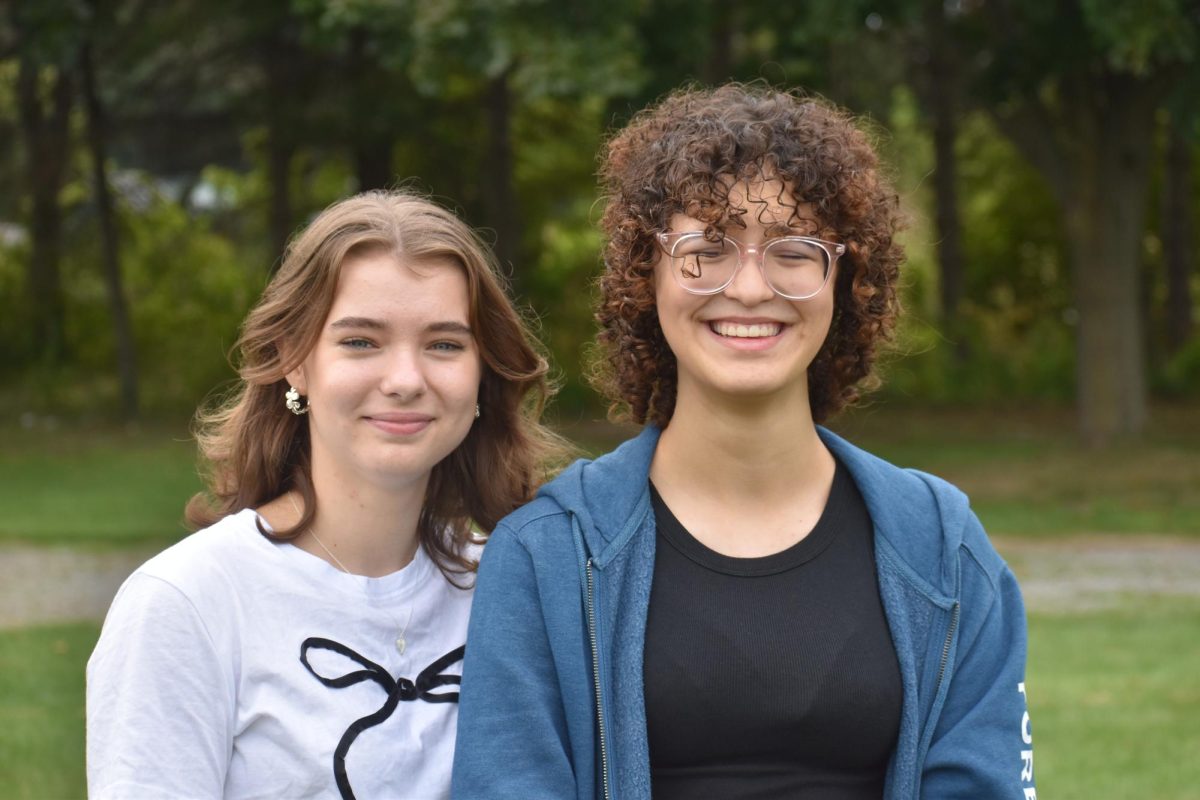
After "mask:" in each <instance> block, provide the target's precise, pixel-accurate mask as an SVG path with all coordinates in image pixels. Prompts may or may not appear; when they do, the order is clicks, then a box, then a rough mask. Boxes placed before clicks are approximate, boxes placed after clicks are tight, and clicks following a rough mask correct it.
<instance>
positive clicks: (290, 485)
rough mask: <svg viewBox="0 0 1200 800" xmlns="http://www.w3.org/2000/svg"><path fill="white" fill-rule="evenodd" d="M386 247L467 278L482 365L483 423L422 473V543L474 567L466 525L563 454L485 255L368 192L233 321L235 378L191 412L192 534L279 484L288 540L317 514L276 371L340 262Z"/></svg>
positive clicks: (300, 421)
mask: <svg viewBox="0 0 1200 800" xmlns="http://www.w3.org/2000/svg"><path fill="white" fill-rule="evenodd" d="M369 250H370V251H373V250H385V251H387V252H391V253H394V254H395V255H396V257H397V258H398V259H399V260H401V261H402V262H419V261H433V260H449V261H451V262H453V263H456V264H458V265H460V266H461V267H462V269H463V271H464V272H465V274H466V278H467V287H468V296H469V304H470V308H469V312H468V313H469V320H470V325H471V330H472V331H474V332H475V334H474V335H475V338H476V342H477V344H478V347H479V351H480V355H481V358H482V361H483V371H482V373H483V374H482V380H481V384H480V389H479V403H480V406H481V408H482V415H481V417H480V419H479V420H477V421H476V422H475V424H474V425H472V426H471V430H470V432H469V433H468V434H467V437H466V439H465V440H464V441H463V442H462V443H461V444H460V445H459V446H458V447H457V448H456V449H455V450H454V451H453V452H452V453H451V454H450V455H449V456H447V457H446V458H445V459H444V460H442V461H441V462H440V463H439V464H437V465H436V466H435V467H434V468H433V472H432V474H431V476H430V479H429V485H428V488H427V489H426V494H425V503H424V507H423V508H422V510H421V515H420V519H419V522H418V525H417V534H418V537H419V540H420V543H421V546H422V547H424V548H425V550H426V552H427V553H428V554H429V555H430V557H431V558H432V559H433V560H434V562H435V563H436V564H437V565H438V567H439V568H440V569H441V570H442V572H443V573H445V574H446V576H447V578H449V579H451V581H453V580H454V577H453V576H454V575H461V574H463V573H466V572H470V571H472V570H473V569H474V568H475V567H476V563H475V562H474V561H473V560H471V559H469V558H468V557H466V556H465V555H464V547H465V545H466V543H467V542H468V541H469V540H470V539H471V536H472V534H471V530H472V523H473V524H474V525H475V526H477V527H478V528H479V529H480V530H481V531H483V532H484V533H486V532H490V531H491V529H492V528H493V527H494V526H495V524H496V523H497V522H498V521H499V520H500V518H501V517H503V516H504V515H505V514H508V513H509V512H510V511H512V510H513V509H515V508H516V507H517V506H519V505H521V504H522V503H525V502H528V501H529V500H530V499H531V498H532V495H533V492H534V491H535V489H536V488H537V485H538V484H539V483H540V482H541V480H543V479H544V478H545V477H547V475H548V472H549V470H551V469H552V468H554V467H555V466H558V465H559V464H560V463H561V461H562V460H563V458H564V457H565V455H566V454H567V452H568V448H567V447H566V446H565V444H564V443H563V441H562V440H561V439H559V438H558V437H557V436H555V435H554V434H553V433H551V432H550V431H549V430H548V429H547V428H545V427H544V426H542V425H541V424H540V422H539V419H540V417H541V413H542V410H543V409H544V407H545V404H546V401H547V400H548V399H549V397H550V395H551V394H552V388H551V387H550V385H549V383H548V381H547V377H546V376H547V363H546V359H545V358H544V357H543V356H542V354H541V352H540V350H539V347H538V346H537V344H536V341H535V339H534V338H533V336H532V335H531V334H530V331H529V327H528V325H527V324H526V322H525V321H524V320H523V319H522V317H521V315H520V314H519V313H518V312H517V310H516V309H515V308H514V307H513V304H512V302H511V301H510V300H509V298H508V296H507V295H506V294H505V290H504V282H503V279H502V278H501V277H500V276H499V273H498V272H497V269H496V265H495V262H494V260H493V258H492V256H491V253H490V251H489V250H488V248H487V247H486V245H484V244H483V243H482V242H481V241H480V240H479V238H478V237H477V236H476V235H475V234H474V232H473V231H472V230H471V229H470V228H469V227H468V226H467V225H466V224H465V223H463V222H462V221H461V220H460V219H459V218H458V217H456V216H455V215H454V214H452V213H451V212H449V211H447V210H446V209H444V208H442V207H440V206H438V205H437V204H435V203H433V202H432V201H430V200H428V199H426V198H424V197H421V196H418V195H416V194H413V193H411V192H407V191H390V192H368V193H365V194H361V195H357V196H355V197H351V198H349V199H346V200H343V201H341V202H338V203H335V204H334V205H332V206H330V207H329V208H327V209H326V210H325V211H324V212H322V213H321V214H320V215H319V216H318V217H317V218H316V219H314V220H313V221H312V223H311V224H310V225H309V226H308V227H307V228H306V229H305V230H303V231H302V232H301V233H299V234H298V235H297V236H296V237H295V238H294V239H293V240H292V241H291V243H290V244H289V245H288V248H287V252H286V253H285V255H284V259H283V264H282V266H281V267H280V268H279V271H278V272H277V273H276V274H275V276H274V277H273V278H272V279H271V281H270V283H269V284H268V285H267V288H266V289H265V290H264V291H263V294H262V297H261V298H260V299H259V302H258V304H257V305H256V306H255V307H254V308H253V309H252V310H251V311H250V313H249V315H248V316H247V317H246V320H245V322H244V323H243V324H242V329H241V335H240V336H239V338H238V341H237V344H236V345H235V348H234V352H235V354H236V355H235V358H236V363H237V367H238V374H239V376H240V378H241V380H240V381H238V384H237V386H236V387H235V388H234V389H233V391H232V392H231V393H229V395H228V396H227V397H226V398H224V399H223V400H222V401H219V402H218V403H217V404H216V405H215V406H213V407H210V408H204V407H202V408H201V410H200V411H198V412H197V415H196V428H195V433H196V438H197V441H198V442H199V446H200V454H201V457H202V459H203V461H204V462H205V466H206V469H205V472H206V479H207V480H206V482H207V490H206V491H203V492H200V493H199V494H197V495H196V496H195V497H193V498H192V499H191V501H190V502H189V503H188V505H187V510H186V516H187V520H188V522H189V524H191V525H192V526H194V527H197V528H199V527H204V526H207V525H211V524H212V523H214V522H216V521H217V520H218V519H220V518H222V517H224V516H226V515H228V514H232V513H235V512H237V511H240V510H242V509H245V508H257V507H259V506H261V505H263V504H264V503H267V502H268V501H270V500H273V499H274V498H276V497H278V496H280V495H282V494H283V493H285V492H287V491H289V490H293V489H294V490H296V491H298V492H299V493H300V494H301V496H302V497H303V498H304V512H303V515H302V517H301V519H300V520H299V522H297V523H296V525H295V526H293V527H292V528H288V529H283V530H276V531H268V530H266V529H264V528H263V527H262V525H261V523H260V525H259V529H260V530H261V531H262V532H263V534H264V535H266V536H269V537H271V538H274V539H291V538H294V537H295V536H298V535H299V534H300V533H301V532H302V531H303V530H305V529H306V528H307V527H308V526H309V525H311V524H312V521H313V519H314V517H315V515H316V510H317V501H318V498H317V497H316V493H315V490H314V488H313V484H312V470H311V463H310V442H309V429H308V420H307V418H306V417H299V416H296V415H294V414H292V413H291V412H290V411H288V410H287V409H286V408H285V407H284V397H283V396H284V392H286V391H287V389H288V383H287V381H286V380H285V378H284V376H285V375H286V374H287V373H288V372H290V371H291V370H292V369H294V368H295V367H296V366H297V365H299V364H300V363H301V362H302V361H303V360H304V358H305V357H306V356H307V355H308V353H309V352H310V351H311V350H312V348H313V347H314V345H315V344H316V342H317V339H318V337H319V335H320V331H321V328H322V327H323V325H324V323H325V319H326V317H327V316H328V315H329V310H330V308H331V307H332V305H333V299H334V295H335V293H336V291H337V286H338V277H339V274H340V272H341V266H342V264H343V263H344V262H345V261H346V259H347V257H348V256H350V255H352V254H358V253H361V252H364V251H369Z"/></svg>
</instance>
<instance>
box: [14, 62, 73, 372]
mask: <svg viewBox="0 0 1200 800" xmlns="http://www.w3.org/2000/svg"><path fill="white" fill-rule="evenodd" d="M40 82H41V69H40V68H39V66H38V65H37V64H36V63H35V62H34V61H32V60H31V59H30V58H28V57H26V56H22V58H21V62H20V68H19V71H18V75H17V103H18V106H19V114H20V118H21V133H22V137H23V138H24V140H25V151H26V156H25V161H26V168H27V171H26V180H27V182H28V185H29V193H30V198H31V201H32V202H31V206H32V209H31V214H30V224H29V228H30V238H31V252H30V256H29V273H28V291H29V311H30V317H31V320H32V330H33V342H34V348H35V350H34V351H35V352H36V353H37V355H38V357H39V360H40V361H41V362H42V363H44V364H47V365H54V364H58V363H61V362H62V361H63V359H64V356H65V351H66V335H65V322H66V311H65V305H64V302H63V292H62V278H61V275H60V270H59V256H60V252H61V248H60V243H59V240H60V238H61V236H62V211H61V208H60V207H59V201H58V195H59V192H60V191H61V190H62V186H63V179H64V171H65V168H66V163H67V150H68V145H69V143H70V138H69V129H68V122H69V118H70V113H71V96H72V85H71V79H70V75H69V73H67V72H64V71H60V72H59V73H58V74H57V75H56V76H54V79H53V83H52V86H51V89H50V109H49V112H48V113H47V111H46V109H45V108H43V104H42V96H41V91H40V87H39V83H40Z"/></svg>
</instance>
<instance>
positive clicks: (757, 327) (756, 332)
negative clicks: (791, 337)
mask: <svg viewBox="0 0 1200 800" xmlns="http://www.w3.org/2000/svg"><path fill="white" fill-rule="evenodd" d="M708 327H709V328H711V329H712V332H713V333H715V334H717V335H718V336H724V337H726V338H733V339H765V338H768V337H771V336H778V335H779V334H780V332H781V331H782V330H783V324H782V323H779V322H731V321H726V320H713V321H712V322H709V323H708Z"/></svg>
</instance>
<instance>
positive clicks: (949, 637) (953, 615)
mask: <svg viewBox="0 0 1200 800" xmlns="http://www.w3.org/2000/svg"><path fill="white" fill-rule="evenodd" d="M958 608H959V605H958V601H955V603H954V609H953V610H952V611H951V612H950V628H949V629H948V630H947V631H946V642H945V644H943V645H942V661H941V663H940V664H938V673H937V683H935V684H934V685H933V696H934V697H937V693H938V690H939V689H941V688H942V678H943V677H945V675H946V663H947V662H948V661H949V660H950V645H951V644H952V643H953V642H954V633H955V631H957V630H958Z"/></svg>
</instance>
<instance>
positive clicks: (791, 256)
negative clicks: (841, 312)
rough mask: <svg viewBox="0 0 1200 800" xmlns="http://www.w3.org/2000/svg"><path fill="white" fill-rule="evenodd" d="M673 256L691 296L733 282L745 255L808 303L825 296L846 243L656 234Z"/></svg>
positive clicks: (784, 292) (778, 289)
mask: <svg viewBox="0 0 1200 800" xmlns="http://www.w3.org/2000/svg"><path fill="white" fill-rule="evenodd" d="M656 238H657V239H658V243H659V245H660V246H661V247H662V249H663V252H665V253H666V254H667V255H668V256H669V257H670V258H671V274H672V275H673V276H674V278H675V282H676V283H677V284H679V285H680V286H681V287H682V288H683V289H684V290H685V291H688V292H691V293H692V294H717V293H718V292H721V291H723V290H724V289H725V288H726V287H727V286H729V284H731V283H733V279H734V276H736V275H737V271H738V268H739V267H741V265H742V261H743V260H744V259H745V257H746V256H751V255H752V256H755V257H756V260H757V262H758V269H759V272H761V273H762V276H763V280H764V281H766V282H767V285H768V286H770V287H771V289H772V290H774V292H775V294H777V295H779V296H780V297H785V298H787V299H788V300H808V299H809V298H812V297H815V296H816V295H818V294H820V293H821V290H822V289H824V288H825V284H826V283H828V282H829V276H830V275H831V274H832V273H833V265H834V264H835V263H837V260H838V257H839V256H841V255H842V254H843V253H845V252H846V245H844V244H838V243H837V242H826V241H824V240H823V239H815V238H813V237H812V236H779V237H776V238H774V239H768V240H766V241H765V242H763V243H762V244H759V245H748V244H745V243H744V242H739V241H738V240H737V239H735V238H733V237H732V236H729V235H722V236H721V237H720V238H719V239H717V240H715V241H714V240H712V239H709V238H708V237H707V236H705V234H704V231H675V232H671V233H658V234H656Z"/></svg>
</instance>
